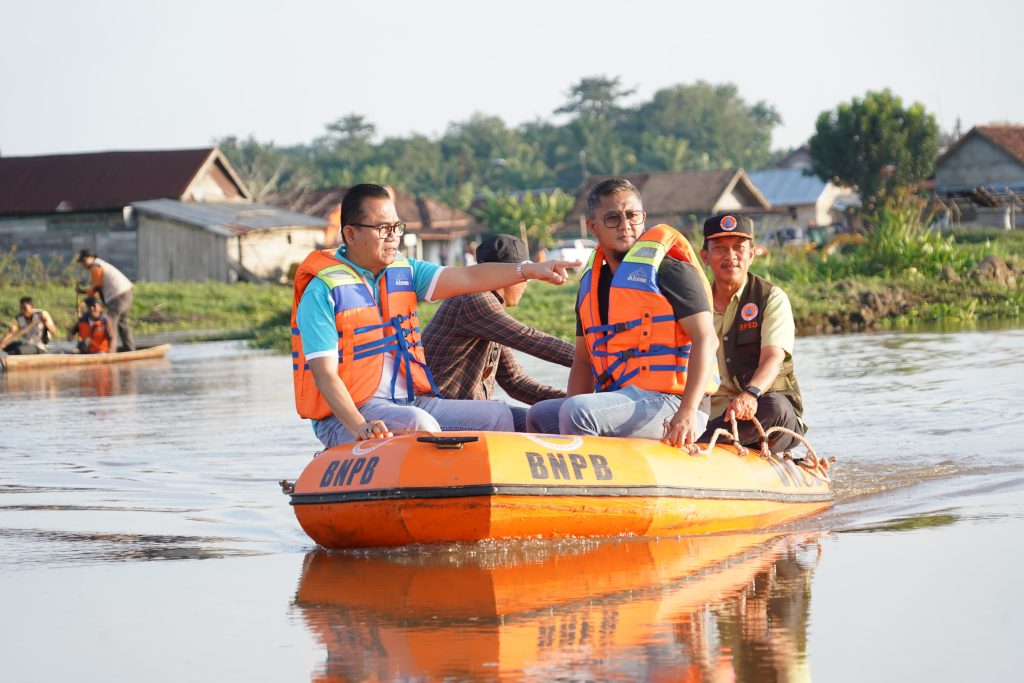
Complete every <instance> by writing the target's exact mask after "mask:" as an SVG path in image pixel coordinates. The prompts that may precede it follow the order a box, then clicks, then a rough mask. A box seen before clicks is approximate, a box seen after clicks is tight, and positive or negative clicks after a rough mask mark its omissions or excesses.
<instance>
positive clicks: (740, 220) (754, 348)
mask: <svg viewBox="0 0 1024 683" xmlns="http://www.w3.org/2000/svg"><path fill="white" fill-rule="evenodd" d="M700 255H701V259H702V260H703V261H704V263H705V264H706V265H707V266H708V267H709V268H710V269H711V273H712V275H713V277H714V280H713V281H712V283H711V292H712V302H711V304H712V309H713V318H714V325H715V331H716V332H717V334H718V340H719V345H718V374H719V376H720V377H721V380H722V384H721V386H720V387H719V389H718V391H716V392H715V394H714V395H713V396H712V397H711V420H710V421H709V422H708V426H707V429H706V430H705V432H704V435H703V436H702V437H701V438H700V439H699V440H700V441H702V442H708V441H710V440H711V437H712V435H713V434H714V430H715V429H716V428H720V427H722V428H725V429H727V430H731V421H730V418H731V417H732V416H735V417H736V420H737V427H738V433H739V437H740V442H741V443H742V444H743V445H744V446H751V447H755V448H756V447H759V446H760V443H761V441H760V435H759V434H758V431H757V428H756V427H755V426H754V423H753V422H751V421H750V419H751V418H754V417H756V418H757V421H758V422H760V423H761V426H762V427H763V428H764V429H765V430H766V431H767V430H768V428H769V427H776V426H781V427H786V428H788V429H790V430H792V431H794V432H796V433H797V434H803V433H804V432H805V431H806V429H807V428H806V426H805V425H804V423H803V421H802V419H801V417H802V415H803V400H802V399H801V397H800V387H799V386H798V385H797V381H796V375H794V374H793V342H794V340H795V338H796V325H795V323H794V322H793V309H792V308H791V307H790V305H789V297H787V296H786V293H785V292H784V291H782V288H781V287H778V286H776V285H773V284H772V283H771V282H769V281H767V280H764V279H762V278H759V277H757V276H756V275H754V274H753V273H751V272H749V271H750V264H751V262H752V261H753V260H754V224H753V221H751V220H750V218H748V217H746V216H743V215H741V214H738V213H726V214H720V215H717V216H712V217H711V218H709V219H707V221H705V222H704V247H703V248H702V249H701V252H700ZM798 443H799V441H797V439H795V438H794V437H792V436H790V435H788V434H784V433H776V434H773V435H772V436H771V437H770V439H769V444H768V445H769V446H770V447H771V449H772V450H773V451H775V452H780V451H785V450H788V449H790V448H793V447H794V446H796V445H797V444H798Z"/></svg>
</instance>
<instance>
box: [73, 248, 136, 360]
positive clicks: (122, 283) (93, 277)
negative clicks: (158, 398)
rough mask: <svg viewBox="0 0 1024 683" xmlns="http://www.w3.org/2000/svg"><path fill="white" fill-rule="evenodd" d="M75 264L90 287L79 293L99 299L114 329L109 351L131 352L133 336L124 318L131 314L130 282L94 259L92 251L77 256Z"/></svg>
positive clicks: (80, 289)
mask: <svg viewBox="0 0 1024 683" xmlns="http://www.w3.org/2000/svg"><path fill="white" fill-rule="evenodd" d="M78 262H79V263H80V264H82V267H83V268H85V269H86V270H88V271H89V278H90V283H89V284H88V285H87V286H86V287H84V288H82V287H79V293H80V294H85V295H86V296H91V297H100V298H101V299H102V301H103V305H104V306H106V309H107V310H106V313H105V315H106V317H107V319H108V320H109V321H110V325H111V327H112V328H114V337H113V339H114V342H112V343H111V347H110V348H111V349H112V350H117V351H134V350H135V336H134V335H133V334H132V328H131V325H129V323H128V314H129V313H130V312H131V310H132V282H131V280H129V279H128V278H127V276H125V274H124V273H122V272H121V271H120V270H118V269H117V268H115V267H114V266H112V265H110V264H109V263H107V262H106V261H104V260H103V259H100V258H97V257H96V252H94V251H93V250H92V249H82V250H81V251H79V252H78Z"/></svg>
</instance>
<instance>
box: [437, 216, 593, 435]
mask: <svg viewBox="0 0 1024 683" xmlns="http://www.w3.org/2000/svg"><path fill="white" fill-rule="evenodd" d="M476 258H477V259H478V261H479V262H480V263H519V262H521V261H525V260H528V259H529V252H528V251H527V249H526V245H525V244H524V243H523V241H522V240H521V239H519V238H518V237H514V236H512V235H492V236H491V237H488V238H487V239H486V240H484V241H483V242H482V243H481V244H480V246H478V247H477V248H476ZM526 285H527V283H526V282H525V281H524V282H516V283H515V284H511V285H508V286H506V287H503V288H501V289H498V290H495V291H491V292H474V293H473V294H462V295H459V296H455V297H452V298H450V299H445V301H444V302H443V303H442V304H441V305H440V307H438V309H437V312H436V313H434V317H433V318H431V320H430V324H429V325H427V329H425V330H424V331H423V350H424V353H425V354H426V357H427V365H429V366H430V370H431V372H432V373H433V375H434V377H435V378H437V386H438V388H439V389H440V390H441V395H443V396H447V397H448V398H462V399H479V400H487V399H490V398H492V397H493V396H494V385H495V383H496V382H497V384H498V385H499V386H501V388H502V389H504V390H505V392H506V393H507V394H508V395H509V396H511V397H512V398H514V399H516V400H517V401H522V402H523V403H526V404H527V405H533V404H534V403H536V402H538V401H543V400H546V399H549V398H559V397H562V396H565V391H563V390H562V389H556V388H554V387H550V386H547V385H546V384H541V383H540V382H538V381H537V380H535V379H534V378H532V377H530V376H529V375H528V374H526V372H525V371H524V370H523V366H522V365H520V364H519V361H517V360H516V358H515V356H514V355H513V354H512V349H516V350H518V351H522V352H523V353H528V354H530V355H531V356H535V357H536V358H540V359H541V360H546V361H548V362H551V363H556V364H558V365H562V366H565V367H570V366H571V365H572V358H573V348H572V344H569V343H568V342H566V341H563V340H561V339H559V338H558V337H554V336H552V335H550V334H548V333H546V332H541V331H540V330H537V329H534V328H532V327H529V326H527V325H524V324H522V323H521V322H519V321H518V320H516V319H515V318H513V317H512V316H510V315H509V314H508V313H506V312H505V309H506V308H511V307H513V306H516V305H518V304H519V300H520V299H521V298H522V296H523V293H524V292H526ZM511 409H512V417H513V418H514V419H515V426H516V431H517V432H522V431H525V430H526V408H524V407H522V406H511Z"/></svg>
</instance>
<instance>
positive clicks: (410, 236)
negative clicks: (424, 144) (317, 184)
mask: <svg viewBox="0 0 1024 683" xmlns="http://www.w3.org/2000/svg"><path fill="white" fill-rule="evenodd" d="M347 191H348V188H344V187H341V188H327V189H318V190H303V191H300V192H297V193H292V194H289V195H282V196H276V197H273V198H268V200H267V201H269V202H270V203H272V204H275V205H277V206H282V207H287V208H289V209H291V210H293V211H301V212H303V213H306V214H309V215H311V216H321V217H324V218H327V219H328V220H332V221H334V222H335V224H337V223H338V222H340V210H341V200H342V199H344V197H345V192H347ZM391 191H392V192H393V193H394V195H395V210H396V211H397V212H398V217H399V218H401V219H402V220H403V221H404V222H405V224H406V226H407V228H406V234H405V237H404V244H405V249H404V251H405V254H406V255H407V256H409V257H412V258H417V259H421V260H426V261H432V262H434V263H444V264H446V265H461V258H462V257H461V254H462V253H463V248H464V247H465V245H466V243H467V242H469V241H471V240H476V241H479V240H480V235H481V234H482V233H484V232H485V231H486V229H485V227H484V226H483V225H481V224H480V223H479V222H478V221H477V220H476V219H475V218H474V217H473V216H472V215H471V214H469V213H467V212H465V211H462V210H461V209H456V208H455V207H453V206H448V205H447V204H444V203H442V202H439V201H437V200H436V199H432V198H430V197H427V196H424V195H418V196H417V195H414V194H409V193H408V192H403V191H402V190H399V189H397V188H391ZM339 228H340V226H338V225H336V226H335V229H336V230H337V229H339ZM338 244H340V237H337V234H336V233H335V236H334V239H333V240H331V241H330V244H329V246H337V245H338Z"/></svg>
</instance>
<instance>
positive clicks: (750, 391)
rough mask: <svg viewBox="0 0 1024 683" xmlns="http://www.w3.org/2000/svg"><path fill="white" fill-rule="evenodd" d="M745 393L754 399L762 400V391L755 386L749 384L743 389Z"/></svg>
mask: <svg viewBox="0 0 1024 683" xmlns="http://www.w3.org/2000/svg"><path fill="white" fill-rule="evenodd" d="M743 391H745V392H747V393H748V394H750V395H751V396H753V397H754V398H761V390H760V389H758V388H757V387H755V386H754V385H753V384H748V385H747V386H746V387H744V388H743Z"/></svg>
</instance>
